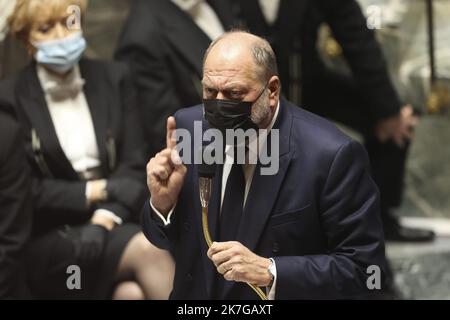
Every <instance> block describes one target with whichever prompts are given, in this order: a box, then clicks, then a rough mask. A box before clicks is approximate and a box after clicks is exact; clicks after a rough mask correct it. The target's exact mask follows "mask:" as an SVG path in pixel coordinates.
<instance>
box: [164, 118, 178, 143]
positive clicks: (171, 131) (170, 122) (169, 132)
mask: <svg viewBox="0 0 450 320" xmlns="http://www.w3.org/2000/svg"><path fill="white" fill-rule="evenodd" d="M176 129H177V124H176V122H175V118H174V117H169V118H168V119H167V127H166V146H167V148H168V149H175V147H176V146H177V140H176V138H175V130H176Z"/></svg>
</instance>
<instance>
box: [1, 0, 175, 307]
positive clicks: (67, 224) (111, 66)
mask: <svg viewBox="0 0 450 320" xmlns="http://www.w3.org/2000/svg"><path fill="white" fill-rule="evenodd" d="M85 9H86V1H85V0H18V1H17V4H16V6H15V9H14V12H13V14H12V16H11V18H10V20H9V22H10V29H11V32H12V33H13V34H14V35H15V36H16V37H17V38H18V39H19V40H20V41H22V42H23V44H24V45H25V47H26V49H27V52H28V53H29V55H30V57H31V58H32V60H33V61H32V63H31V64H29V65H28V66H27V67H26V68H25V69H23V70H22V71H21V72H20V73H18V74H17V75H15V76H12V77H10V78H8V79H6V80H4V81H2V82H1V83H0V106H1V107H2V108H13V109H14V110H15V112H16V114H17V117H18V120H19V123H20V126H21V129H22V131H23V133H24V135H25V140H24V141H25V142H24V148H25V150H26V151H27V157H28V162H29V163H30V165H31V168H32V180H33V181H32V193H33V194H32V197H30V198H29V199H28V201H32V202H33V210H34V222H33V233H32V238H31V240H30V241H29V245H28V246H27V250H26V260H27V263H26V264H27V266H28V268H27V272H28V281H29V285H30V288H31V290H32V294H33V296H34V297H37V298H73V297H76V298H109V297H113V298H116V299H144V298H147V299H164V298H167V297H168V295H169V293H170V291H171V286H172V280H173V268H174V266H173V262H172V259H171V257H170V254H169V253H168V252H165V251H162V250H159V249H156V247H153V246H152V245H151V244H149V243H148V242H147V241H146V240H145V238H144V236H143V235H142V233H141V232H140V228H139V226H138V225H137V224H134V223H135V222H137V221H138V213H139V211H140V209H141V206H142V203H143V202H144V200H145V198H146V191H145V182H144V178H143V175H142V172H145V160H144V156H143V149H142V147H143V140H142V137H141V131H140V126H139V116H138V113H137V112H138V111H137V108H136V102H135V95H134V90H133V88H132V84H131V81H130V78H129V74H128V71H127V68H126V66H124V65H122V64H119V63H107V62H103V61H98V60H89V59H84V58H82V55H83V53H84V51H85V48H86V41H85V39H84V36H83V32H82V28H81V25H82V19H83V16H84V11H85ZM71 265H76V266H79V267H80V268H81V272H82V277H81V290H70V288H69V287H68V286H67V272H66V271H67V268H68V267H69V266H71Z"/></svg>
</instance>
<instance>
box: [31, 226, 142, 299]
mask: <svg viewBox="0 0 450 320" xmlns="http://www.w3.org/2000/svg"><path fill="white" fill-rule="evenodd" d="M79 228H81V227H68V226H65V227H61V228H58V229H56V230H52V231H50V232H47V233H45V234H43V235H40V236H37V237H33V238H31V239H30V241H29V244H28V246H27V249H26V255H25V256H26V271H27V282H28V285H29V288H30V291H31V293H32V297H33V298H36V299H110V298H111V296H112V292H113V289H114V285H115V282H116V274H117V271H118V267H119V263H120V259H121V257H122V255H123V253H124V251H125V248H126V247H127V244H128V243H129V242H130V240H131V238H133V236H135V235H136V234H137V233H139V232H140V231H141V228H140V226H138V225H136V224H131V223H128V224H124V225H121V226H117V227H116V228H114V229H113V230H112V231H110V232H109V233H108V236H107V239H106V243H105V248H104V251H103V257H102V259H101V262H100V263H96V264H95V265H89V266H83V267H81V266H80V264H79V263H78V261H77V256H76V253H75V251H76V248H75V243H74V242H75V241H76V239H75V238H76V234H77V230H78V229H79ZM78 276H79V284H80V286H75V287H74V285H73V284H74V283H77V282H76V281H73V280H74V278H73V277H78ZM71 277H72V278H71Z"/></svg>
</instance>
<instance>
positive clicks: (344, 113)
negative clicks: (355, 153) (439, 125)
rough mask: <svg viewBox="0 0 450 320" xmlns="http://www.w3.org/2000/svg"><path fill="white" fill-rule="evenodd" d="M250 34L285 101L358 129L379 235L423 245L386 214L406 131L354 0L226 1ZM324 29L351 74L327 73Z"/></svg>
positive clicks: (398, 189)
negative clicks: (269, 51)
mask: <svg viewBox="0 0 450 320" xmlns="http://www.w3.org/2000/svg"><path fill="white" fill-rule="evenodd" d="M232 2H233V3H234V4H235V5H237V8H238V9H237V10H238V12H239V13H238V15H239V16H240V19H241V20H242V24H243V25H245V26H246V27H247V28H248V29H249V30H250V31H251V32H253V33H255V34H257V35H260V36H264V37H266V38H267V39H269V41H270V43H271V45H272V46H273V48H274V51H275V53H276V55H277V58H278V64H279V66H280V75H281V81H282V83H283V93H284V94H285V95H286V96H287V97H288V98H289V100H290V101H293V102H294V103H297V104H299V105H302V106H303V107H305V108H306V109H308V110H310V111H312V112H314V113H316V114H319V115H321V116H324V117H327V118H331V119H334V120H337V121H339V122H341V123H344V124H346V125H348V126H350V127H352V128H354V129H356V130H357V131H359V132H360V133H361V134H362V135H363V136H364V140H365V146H366V149H367V151H368V153H369V158H370V162H371V169H372V176H373V178H374V180H375V182H376V183H377V185H378V187H379V189H380V195H381V212H382V221H383V224H384V229H385V235H386V238H387V239H390V240H400V241H427V240H431V239H432V238H433V233H432V232H431V231H427V230H417V229H409V228H404V227H402V226H400V225H399V223H398V222H397V220H396V219H395V218H394V216H393V215H392V214H391V209H392V208H394V207H397V206H399V205H400V203H401V199H402V194H403V180H404V173H405V161H406V156H407V151H408V145H409V141H410V140H411V138H412V130H411V129H412V127H414V125H415V124H416V122H417V119H416V118H415V117H414V115H413V111H412V107H411V106H410V105H407V106H403V105H402V103H401V102H400V99H399V97H398V96H397V93H396V92H395V89H394V87H393V85H392V83H391V81H390V79H389V75H388V71H387V66H386V62H385V59H384V57H383V54H382V52H381V49H380V47H379V45H378V43H377V41H376V39H375V36H374V32H373V31H372V30H369V29H368V28H367V23H366V19H365V17H364V15H363V13H362V12H361V9H360V7H359V4H358V3H357V1H356V0H233V1H232ZM269 4H270V5H269ZM324 24H327V25H328V26H329V27H330V29H331V31H332V35H333V36H334V37H335V38H336V40H337V42H338V43H339V45H340V47H341V48H342V52H343V55H344V57H345V60H346V62H347V63H348V65H349V67H350V69H351V75H347V74H338V73H337V72H333V71H331V70H329V68H327V67H326V66H325V64H324V62H323V60H322V59H321V56H320V54H319V50H318V35H319V30H320V29H321V27H322V26H323V25H324Z"/></svg>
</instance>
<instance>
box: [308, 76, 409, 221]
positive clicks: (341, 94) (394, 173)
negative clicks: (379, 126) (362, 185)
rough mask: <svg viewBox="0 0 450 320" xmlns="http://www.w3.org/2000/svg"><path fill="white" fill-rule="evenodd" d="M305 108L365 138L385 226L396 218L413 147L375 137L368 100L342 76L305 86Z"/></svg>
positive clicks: (325, 77)
mask: <svg viewBox="0 0 450 320" xmlns="http://www.w3.org/2000/svg"><path fill="white" fill-rule="evenodd" d="M302 95H303V105H302V106H303V107H304V108H305V109H307V110H309V111H311V112H313V113H316V114H319V115H321V116H323V117H326V118H329V119H332V120H335V121H338V122H340V123H342V124H344V125H347V126H349V127H351V128H353V129H355V130H356V131H358V132H359V133H361V134H362V135H363V137H364V144H365V147H366V150H367V153H368V155H369V159H370V163H371V171H372V176H373V179H374V181H375V182H376V184H377V185H378V188H379V189H380V197H381V214H382V220H383V223H384V224H386V223H389V221H390V220H391V219H392V217H391V216H390V215H389V209H390V208H393V207H397V206H399V205H400V203H401V201H402V195H403V187H404V186H403V182H404V176H405V163H406V157H407V153H408V149H409V144H408V145H406V146H405V147H404V148H400V147H398V146H397V145H396V144H395V143H394V142H393V141H388V142H387V143H380V142H379V141H378V139H377V138H376V137H375V135H374V132H375V125H376V120H374V118H373V116H371V115H370V114H369V111H368V110H367V106H366V104H365V102H364V98H363V97H362V96H361V93H360V92H359V91H358V88H357V87H356V85H355V84H354V83H353V82H352V80H351V79H350V78H348V77H345V76H340V75H331V74H329V75H326V76H323V77H320V78H319V77H317V78H315V79H312V80H309V81H304V83H303V92H302Z"/></svg>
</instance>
